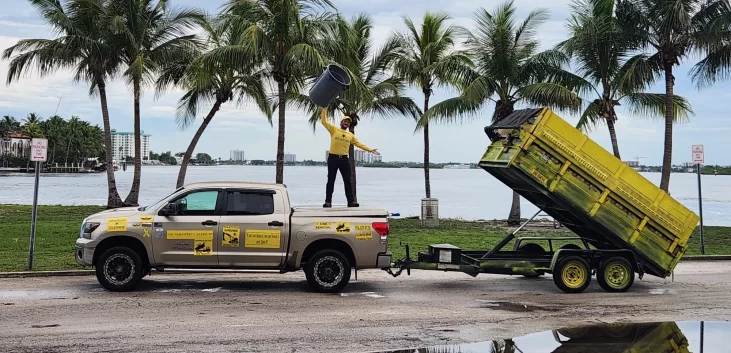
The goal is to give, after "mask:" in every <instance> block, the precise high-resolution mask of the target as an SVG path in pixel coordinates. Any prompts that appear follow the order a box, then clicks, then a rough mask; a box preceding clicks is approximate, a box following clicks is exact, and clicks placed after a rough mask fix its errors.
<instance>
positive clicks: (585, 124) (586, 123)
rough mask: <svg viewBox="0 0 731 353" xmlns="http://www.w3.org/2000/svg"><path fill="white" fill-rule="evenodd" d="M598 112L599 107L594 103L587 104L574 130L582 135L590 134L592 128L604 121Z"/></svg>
mask: <svg viewBox="0 0 731 353" xmlns="http://www.w3.org/2000/svg"><path fill="white" fill-rule="evenodd" d="M600 111H601V109H600V107H599V106H598V105H597V104H596V103H595V102H591V103H589V104H588V105H587V106H586V109H584V112H583V113H581V117H579V122H578V123H576V128H577V129H579V131H581V132H584V133H588V132H590V131H591V130H592V129H593V128H595V127H597V125H599V123H600V122H602V121H604V119H602V118H601V113H600Z"/></svg>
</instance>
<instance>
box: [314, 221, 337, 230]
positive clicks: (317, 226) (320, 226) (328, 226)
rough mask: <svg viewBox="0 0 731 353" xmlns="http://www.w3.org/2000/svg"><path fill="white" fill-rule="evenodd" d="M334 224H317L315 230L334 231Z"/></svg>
mask: <svg viewBox="0 0 731 353" xmlns="http://www.w3.org/2000/svg"><path fill="white" fill-rule="evenodd" d="M332 227H333V224H332V223H330V222H315V229H332Z"/></svg>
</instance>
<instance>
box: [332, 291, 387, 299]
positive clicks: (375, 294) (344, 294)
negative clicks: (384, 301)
mask: <svg viewBox="0 0 731 353" xmlns="http://www.w3.org/2000/svg"><path fill="white" fill-rule="evenodd" d="M340 296H341V297H354V296H364V297H368V298H385V297H386V296H385V295H380V294H378V293H376V292H361V293H340Z"/></svg>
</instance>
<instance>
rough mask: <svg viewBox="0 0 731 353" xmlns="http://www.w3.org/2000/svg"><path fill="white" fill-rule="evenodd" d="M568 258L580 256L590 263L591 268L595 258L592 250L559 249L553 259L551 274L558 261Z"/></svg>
mask: <svg viewBox="0 0 731 353" xmlns="http://www.w3.org/2000/svg"><path fill="white" fill-rule="evenodd" d="M567 256H580V257H582V258H584V259H585V260H586V261H588V262H589V265H590V266H591V265H592V257H593V256H592V252H591V250H583V249H581V250H580V249H559V250H557V251H556V252H555V253H554V254H553V259H551V273H553V269H554V268H555V267H556V264H557V263H558V261H559V260H560V259H563V258H564V257H567ZM592 267H593V266H592Z"/></svg>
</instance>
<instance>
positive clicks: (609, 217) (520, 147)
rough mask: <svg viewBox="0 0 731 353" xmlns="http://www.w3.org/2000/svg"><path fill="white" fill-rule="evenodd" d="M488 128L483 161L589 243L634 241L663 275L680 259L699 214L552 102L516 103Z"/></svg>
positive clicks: (648, 266) (628, 245)
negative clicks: (519, 105)
mask: <svg viewBox="0 0 731 353" xmlns="http://www.w3.org/2000/svg"><path fill="white" fill-rule="evenodd" d="M485 132H486V133H487V134H488V136H489V137H490V139H491V140H492V143H491V144H490V146H489V147H488V148H487V151H486V152H485V154H484V155H483V156H482V159H481V160H480V163H479V165H480V167H482V168H483V169H484V170H486V171H487V172H488V173H490V174H492V175H493V176H495V177H496V178H497V179H499V180H500V181H502V182H503V183H505V184H506V185H507V186H508V187H510V188H512V189H514V190H515V191H517V192H518V193H519V194H520V195H521V196H523V197H524V198H526V199H527V200H529V201H531V202H532V203H534V204H535V205H536V206H538V207H540V208H542V209H543V210H544V211H545V212H546V213H547V214H549V215H551V216H552V217H554V218H555V219H556V220H558V221H559V222H562V223H563V224H564V225H565V226H566V227H567V228H568V229H570V230H571V231H573V232H574V233H576V234H577V235H579V236H581V237H583V238H586V239H587V240H588V241H589V242H590V243H591V244H592V245H593V246H595V247H597V248H598V249H615V248H621V249H631V250H633V252H634V253H635V255H636V256H637V259H638V261H640V262H641V263H642V264H643V265H644V266H645V271H646V272H648V273H650V274H653V275H656V276H660V277H666V276H667V275H669V274H670V273H671V272H672V270H673V269H674V268H675V265H677V263H678V261H680V258H681V257H682V256H683V253H684V252H685V250H686V247H687V244H688V239H689V238H690V236H691V234H692V232H693V230H694V229H695V227H696V224H697V223H698V216H697V215H696V214H695V213H693V212H692V211H690V210H689V209H688V208H686V207H685V206H683V205H682V204H681V203H680V202H678V201H677V200H675V199H674V198H672V197H671V196H670V195H668V194H667V193H665V192H664V191H662V190H661V189H660V188H659V187H657V186H656V185H654V184H653V183H652V182H650V181H649V180H647V179H646V178H645V177H643V176H642V175H640V174H639V173H637V172H636V171H635V170H633V169H632V168H631V167H629V166H628V165H627V164H625V163H623V162H622V161H621V160H619V159H618V158H616V157H615V156H614V155H613V154H611V153H609V152H608V151H607V150H605V149H604V148H602V147H601V146H600V145H598V144H597V143H596V142H594V141H592V140H591V139H589V137H588V136H586V135H585V134H583V133H581V131H579V130H577V129H576V128H574V127H573V126H571V125H570V124H568V123H567V122H566V121H564V120H563V119H562V118H561V117H559V116H558V115H556V114H554V113H553V112H552V111H551V110H550V109H547V108H542V109H524V110H517V111H515V112H514V113H513V114H511V115H509V116H508V117H506V118H505V119H503V120H501V121H500V122H497V123H495V124H493V125H491V126H488V127H486V128H485ZM505 137H509V138H508V139H506V138H505ZM511 139H512V141H509V140H511Z"/></svg>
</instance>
